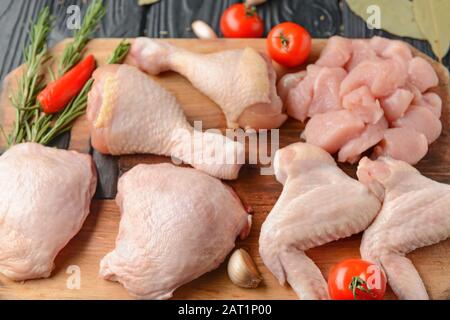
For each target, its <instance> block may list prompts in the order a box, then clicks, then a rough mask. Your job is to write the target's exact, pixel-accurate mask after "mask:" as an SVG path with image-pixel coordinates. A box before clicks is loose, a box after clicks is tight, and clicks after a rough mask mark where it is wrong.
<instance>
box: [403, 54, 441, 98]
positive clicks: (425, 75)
mask: <svg viewBox="0 0 450 320" xmlns="http://www.w3.org/2000/svg"><path fill="white" fill-rule="evenodd" d="M408 81H409V82H411V83H412V84H413V85H414V86H416V87H417V88H418V89H419V90H420V92H425V91H427V90H428V89H430V88H432V87H436V86H437V85H438V84H439V78H438V76H437V74H436V72H435V71H434V69H433V67H432V66H431V64H429V63H428V61H426V60H425V59H424V58H421V57H415V58H413V59H412V60H411V61H409V65H408Z"/></svg>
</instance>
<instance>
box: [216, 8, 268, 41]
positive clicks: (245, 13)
mask: <svg viewBox="0 0 450 320" xmlns="http://www.w3.org/2000/svg"><path fill="white" fill-rule="evenodd" d="M220 30H221V31H222V33H223V35H224V37H226V38H261V37H262V36H263V33H264V23H263V21H262V19H261V18H260V17H259V16H258V13H257V11H256V8H255V7H253V6H247V5H245V4H243V3H235V4H233V5H231V6H229V7H228V8H227V9H226V10H225V11H224V13H223V14H222V17H221V18H220Z"/></svg>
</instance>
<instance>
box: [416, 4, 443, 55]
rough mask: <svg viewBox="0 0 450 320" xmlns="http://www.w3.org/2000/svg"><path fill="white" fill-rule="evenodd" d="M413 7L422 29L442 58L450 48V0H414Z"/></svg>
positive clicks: (435, 52) (434, 50) (436, 52)
mask: <svg viewBox="0 0 450 320" xmlns="http://www.w3.org/2000/svg"><path fill="white" fill-rule="evenodd" d="M413 9H414V15H415V18H416V21H417V24H418V26H419V29H420V31H421V32H422V33H423V34H424V35H425V37H426V38H427V40H428V42H429V43H430V44H431V48H432V49H433V52H434V54H435V55H436V56H437V57H438V58H439V60H442V58H443V57H444V56H445V55H446V54H447V52H448V50H449V48H450V1H449V0H414V1H413Z"/></svg>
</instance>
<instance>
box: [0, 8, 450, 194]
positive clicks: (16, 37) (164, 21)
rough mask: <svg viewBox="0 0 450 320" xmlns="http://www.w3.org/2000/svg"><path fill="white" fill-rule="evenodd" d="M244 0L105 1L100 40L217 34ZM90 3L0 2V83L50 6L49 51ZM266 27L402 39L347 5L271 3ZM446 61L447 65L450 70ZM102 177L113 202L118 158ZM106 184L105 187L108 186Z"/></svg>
mask: <svg viewBox="0 0 450 320" xmlns="http://www.w3.org/2000/svg"><path fill="white" fill-rule="evenodd" d="M236 2H240V1H239V0H160V1H159V2H158V3H155V4H153V5H148V6H139V5H138V4H137V0H105V1H104V3H105V4H106V6H107V15H106V17H105V18H104V19H103V20H102V23H101V26H100V28H99V30H98V31H97V33H96V35H95V36H96V37H137V36H149V37H158V38H190V37H195V35H194V34H193V33H192V30H191V28H190V26H191V23H192V22H193V21H194V20H198V19H200V20H203V21H206V22H207V23H208V24H210V25H211V26H212V27H213V28H214V29H215V30H216V32H217V33H219V34H220V31H219V20H220V16H221V13H222V12H223V11H224V10H225V8H227V7H228V6H229V5H230V4H232V3H236ZM88 3H89V1H86V0H1V1H0V30H1V35H0V79H1V80H3V79H4V77H5V76H6V75H7V74H8V72H10V71H11V70H12V69H14V68H15V67H17V66H18V65H19V64H21V61H22V48H23V46H24V44H25V43H26V42H27V40H28V39H27V33H28V28H29V23H30V21H31V20H32V19H34V18H35V17H36V16H37V13H38V12H39V11H40V10H41V9H42V8H43V7H44V6H49V7H50V9H51V12H52V14H53V15H54V16H55V17H56V21H55V23H54V28H53V31H52V33H51V36H50V43H49V45H50V46H52V45H53V44H55V43H56V42H58V41H60V40H62V39H64V38H66V37H70V36H71V35H72V31H71V30H69V29H68V28H67V27H66V19H67V17H68V15H67V13H66V11H67V8H68V7H69V6H70V5H79V6H80V8H81V10H82V12H84V11H85V10H86V8H87V4H88ZM258 11H259V13H260V15H261V16H262V17H263V19H264V21H265V32H266V33H267V32H268V31H269V30H270V29H271V28H272V27H273V26H274V25H276V24H278V23H280V22H283V21H294V22H297V23H299V24H301V25H303V26H305V27H306V28H307V29H308V30H309V31H310V33H311V35H312V36H313V37H315V38H328V37H330V36H333V35H336V34H340V35H343V36H346V37H351V38H367V37H370V36H373V35H382V36H386V37H390V38H398V37H395V36H393V35H391V34H389V33H387V32H384V31H382V30H369V29H368V28H367V27H366V23H365V22H364V21H363V20H362V19H361V18H359V17H358V16H356V15H354V14H353V13H352V11H350V9H349V8H348V6H347V4H346V3H345V1H344V0H269V1H268V2H267V3H265V4H263V5H260V6H258ZM403 40H405V41H407V42H409V43H411V44H413V45H414V46H415V47H417V48H419V49H420V50H422V51H423V52H425V53H427V54H429V55H431V56H433V54H432V51H431V49H430V46H429V44H428V43H427V42H425V41H420V40H413V39H407V38H403ZM449 60H450V57H449V55H447V56H446V57H445V59H444V64H445V65H446V66H447V67H449V65H450V61H449ZM69 140H70V135H69V134H67V135H65V136H63V137H62V138H60V139H59V140H58V141H56V142H55V144H56V145H57V146H58V147H62V148H64V147H67V146H68V143H69ZM92 153H93V156H94V159H95V161H96V163H97V167H98V168H99V170H100V171H101V172H100V177H101V179H100V183H99V189H98V190H97V191H98V192H97V198H113V197H114V195H115V186H116V184H115V183H114V180H115V179H116V178H117V175H118V174H119V172H118V169H117V165H116V163H115V160H114V158H112V157H105V156H102V155H100V154H98V153H96V152H95V151H92ZM103 180H104V181H103Z"/></svg>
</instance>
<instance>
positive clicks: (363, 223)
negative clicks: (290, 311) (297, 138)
mask: <svg viewBox="0 0 450 320" xmlns="http://www.w3.org/2000/svg"><path fill="white" fill-rule="evenodd" d="M274 169H275V175H276V178H277V180H278V181H279V182H280V183H282V184H283V185H284V187H283V192H282V193H281V196H280V198H279V199H278V201H277V203H276V204H275V206H274V208H273V209H272V211H271V212H270V214H269V216H268V217H267V219H266V221H265V222H264V224H263V226H262V230H261V236H260V238H259V251H260V254H261V257H262V259H263V261H264V263H265V265H266V266H267V267H268V268H269V270H270V271H271V272H272V273H273V274H274V275H275V276H276V277H277V279H278V280H279V282H280V283H281V284H284V283H285V282H286V281H287V282H288V283H289V284H290V285H291V286H292V288H293V289H294V290H295V292H296V293H297V295H298V296H299V297H300V298H301V299H304V300H310V299H328V298H329V296H328V289H327V284H326V282H325V280H324V278H323V276H322V274H321V272H320V270H319V268H318V267H317V266H316V265H315V264H314V262H313V261H312V260H311V259H310V258H308V256H307V255H306V254H305V251H306V250H308V249H311V248H314V247H317V246H320V245H322V244H325V243H328V242H331V241H334V240H337V239H340V238H345V237H348V236H350V235H352V234H355V233H358V232H360V231H362V230H364V229H365V228H366V227H367V226H368V225H369V224H370V223H371V222H372V220H373V219H374V217H375V216H376V214H377V213H378V210H379V209H380V207H381V204H380V201H379V200H378V199H377V197H376V196H375V195H373V194H372V193H371V192H370V191H369V189H368V188H367V187H366V186H364V185H363V184H362V183H360V182H359V181H357V180H354V179H352V178H350V177H349V176H347V175H346V174H345V173H344V172H343V171H342V170H341V169H339V167H338V166H337V165H336V163H335V162H334V159H333V158H332V157H331V156H330V155H329V154H328V153H327V152H326V151H324V150H322V149H320V148H319V147H316V146H313V145H309V144H306V143H295V144H292V145H290V146H288V147H286V148H283V149H280V150H278V151H277V152H276V154H275V160H274Z"/></svg>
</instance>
